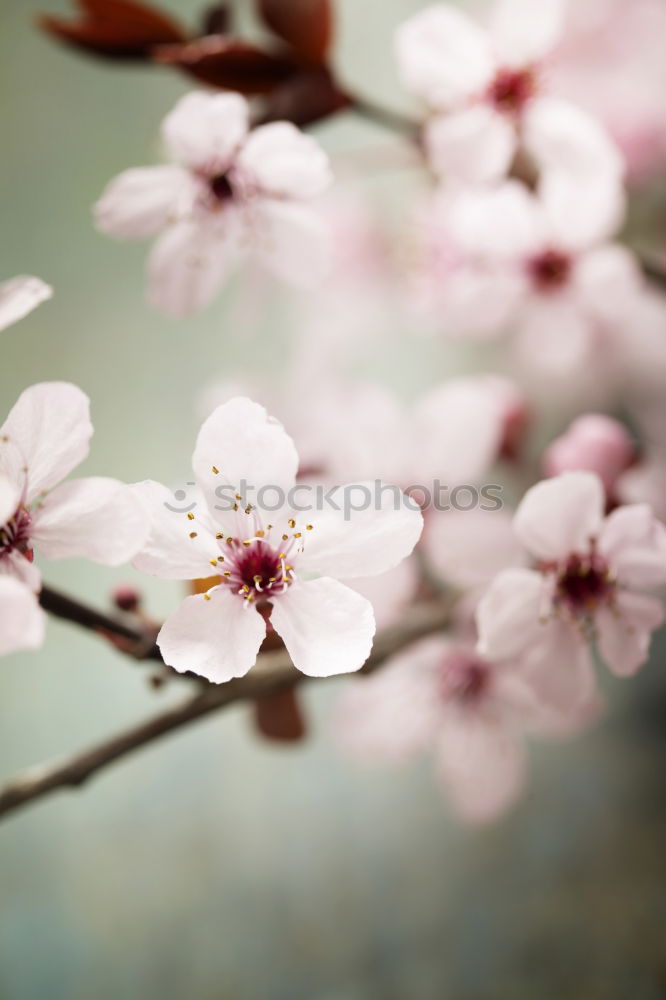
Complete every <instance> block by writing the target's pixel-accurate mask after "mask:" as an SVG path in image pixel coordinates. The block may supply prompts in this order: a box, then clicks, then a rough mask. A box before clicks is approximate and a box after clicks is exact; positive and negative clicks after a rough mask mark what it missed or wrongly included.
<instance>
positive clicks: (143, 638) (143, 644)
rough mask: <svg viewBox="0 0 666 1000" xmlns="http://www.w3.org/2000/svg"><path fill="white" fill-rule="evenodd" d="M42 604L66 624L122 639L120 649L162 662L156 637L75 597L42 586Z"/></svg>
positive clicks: (40, 597)
mask: <svg viewBox="0 0 666 1000" xmlns="http://www.w3.org/2000/svg"><path fill="white" fill-rule="evenodd" d="M39 603H40V604H41V605H42V607H43V608H44V610H45V611H48V612H49V614H52V615H55V616H56V618H62V619H64V620H65V621H69V622H74V623H75V624H76V625H81V626H82V628H85V629H88V630H89V631H91V632H97V633H101V634H103V635H105V636H107V637H109V638H115V639H119V640H121V642H120V643H119V644H118V646H117V648H120V649H122V651H123V652H126V653H130V654H131V655H132V656H134V657H136V658H137V659H141V660H161V659H162V656H161V654H160V651H159V649H158V648H157V646H156V645H155V642H154V639H153V637H152V636H148V635H146V634H145V633H144V632H140V631H139V630H138V629H136V628H132V627H131V626H130V625H126V624H125V622H122V621H120V620H119V619H118V618H112V617H111V616H110V615H106V614H104V613H103V612H101V611H96V610H95V609H94V608H90V607H88V605H87V604H83V603H82V602H81V601H77V600H75V599H74V598H73V597H67V596H66V595H65V594H61V593H59V592H58V591H57V590H53V589H52V588H51V587H42V590H41V592H40V595H39Z"/></svg>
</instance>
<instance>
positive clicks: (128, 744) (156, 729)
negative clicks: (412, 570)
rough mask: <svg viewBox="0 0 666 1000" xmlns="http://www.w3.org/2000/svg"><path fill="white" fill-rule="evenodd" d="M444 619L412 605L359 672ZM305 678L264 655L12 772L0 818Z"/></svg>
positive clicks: (283, 658)
mask: <svg viewBox="0 0 666 1000" xmlns="http://www.w3.org/2000/svg"><path fill="white" fill-rule="evenodd" d="M100 617H101V616H100ZM448 622H449V607H448V605H447V604H446V603H445V602H444V601H441V602H436V603H428V604H420V605H415V606H414V607H412V608H411V609H410V610H409V611H408V612H407V614H406V616H405V618H404V619H403V621H402V622H401V623H400V624H399V625H397V626H394V627H391V628H388V629H385V630H384V631H382V632H381V633H379V635H378V636H377V637H376V639H375V643H374V647H373V650H372V653H371V654H370V658H369V659H368V661H367V662H366V664H365V666H364V667H363V669H362V671H361V673H363V674H369V673H372V672H373V671H375V670H377V669H378V668H379V667H381V666H382V664H383V663H384V662H385V661H386V660H387V659H388V658H389V657H390V656H392V655H393V654H394V653H397V652H399V651H400V650H401V649H404V648H405V647H406V646H408V645H410V644H411V643H412V642H415V641H416V640H417V639H421V638H424V637H425V636H427V635H431V634H433V633H435V632H439V631H442V630H444V629H445V628H446V627H447V625H448ZM307 680H309V678H308V677H306V676H305V675H304V674H301V673H299V672H298V671H297V670H296V668H295V667H294V666H293V665H292V663H291V661H290V659H289V657H288V655H287V654H286V653H284V652H278V653H264V654H262V655H261V656H260V657H259V659H258V660H257V664H256V666H255V667H253V669H252V670H251V671H250V673H249V674H248V675H247V676H246V677H242V678H240V679H238V680H233V681H229V683H227V684H221V685H219V686H213V685H211V686H210V687H208V688H206V689H205V690H204V691H203V692H200V693H197V694H195V695H194V696H192V697H190V698H188V699H187V700H186V701H183V702H182V703H181V704H180V705H177V706H176V707H175V708H170V709H167V710H166V711H164V712H161V713H160V714H159V715H155V716H154V717H153V718H152V719H149V720H148V721H147V722H143V723H140V724H139V725H138V726H134V727H133V728H132V729H128V730H127V731H126V732H124V733H120V734H119V735H118V736H114V737H112V738H111V739H109V740H106V741H105V742H103V743H99V744H97V746H94V747H92V748H91V749H89V750H85V751H83V752H82V753H80V754H75V755H74V756H72V757H69V758H66V759H64V760H62V761H54V762H50V763H45V764H39V765H37V766H36V767H32V768H29V769H28V770H26V771H24V772H23V773H22V774H19V775H17V776H16V777H15V778H13V779H11V780H10V781H9V782H8V783H7V784H6V785H5V786H4V787H3V788H0V817H2V816H7V815H9V814H10V813H12V812H14V811H15V810H17V809H20V808H21V807H22V806H25V805H27V804H28V803H29V802H34V801H35V800H37V799H40V798H42V797H43V796H44V795H47V794H48V793H49V792H53V791H56V790H57V789H59V788H77V787H79V786H80V785H82V784H83V783H84V782H85V781H87V780H88V779H89V778H90V777H92V776H93V775H94V774H96V773H97V772H98V771H101V770H102V769H103V768H105V767H108V765H109V764H112V763H113V762H114V761H116V760H120V759H121V758H122V757H125V756H126V755H127V754H130V753H131V752H132V751H133V750H137V749H138V748H139V747H142V746H146V745H147V744H149V743H152V742H153V741H154V740H156V739H159V738H160V737H161V736H165V735H166V734H167V733H171V732H174V731H175V730H178V729H180V728H181V727H182V726H185V725H187V724H188V723H190V722H194V721H195V720H196V719H201V718H203V717H205V716H206V715H210V714H211V713H212V712H216V711H218V710H219V709H222V708H225V707H226V706H227V705H232V704H235V703H236V702H242V701H256V700H257V699H261V698H265V697H268V696H270V695H272V694H276V693H278V692H280V691H284V690H286V689H288V688H292V687H295V686H297V685H299V684H301V683H304V682H305V681H307Z"/></svg>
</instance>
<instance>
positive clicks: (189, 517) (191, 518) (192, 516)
mask: <svg viewBox="0 0 666 1000" xmlns="http://www.w3.org/2000/svg"><path fill="white" fill-rule="evenodd" d="M187 520H188V521H193V520H194V514H193V513H192V511H190V512H189V514H188V515H187Z"/></svg>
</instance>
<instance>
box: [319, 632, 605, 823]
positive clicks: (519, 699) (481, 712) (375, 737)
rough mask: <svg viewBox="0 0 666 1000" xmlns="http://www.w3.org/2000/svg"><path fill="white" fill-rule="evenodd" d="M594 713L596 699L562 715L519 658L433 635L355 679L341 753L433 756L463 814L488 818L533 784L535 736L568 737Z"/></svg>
mask: <svg viewBox="0 0 666 1000" xmlns="http://www.w3.org/2000/svg"><path fill="white" fill-rule="evenodd" d="M595 714H596V709H595V707H594V706H593V705H592V703H589V704H588V705H587V706H585V707H584V708H581V710H580V711H579V712H578V714H577V716H576V717H573V718H565V717H561V718H560V717H558V716H555V715H554V714H553V713H549V712H547V711H545V710H544V709H543V708H542V707H541V706H540V704H539V702H538V700H537V698H536V696H535V692H534V691H533V690H532V689H531V688H530V686H529V684H528V683H527V680H526V678H525V676H524V675H523V674H521V673H520V672H519V671H517V670H515V669H513V668H512V664H511V663H510V662H506V663H496V662H490V661H488V660H484V659H483V658H482V657H481V656H479V654H478V653H477V652H476V651H475V649H474V644H473V643H472V642H469V641H467V640H465V639H458V638H456V637H454V638H451V639H450V638H444V637H440V636H434V637H431V638H428V639H424V640H421V641H420V642H419V643H415V644H414V645H413V646H410V647H409V648H408V649H407V650H405V651H404V652H403V653H399V654H398V655H397V656H394V657H393V658H392V659H391V660H390V662H389V663H388V664H387V665H386V667H384V668H383V669H381V670H380V671H378V672H377V673H376V674H373V675H372V676H370V677H367V678H365V677H363V678H358V679H356V680H354V681H353V682H352V683H351V684H350V685H349V687H348V688H347V690H346V692H345V693H344V695H343V696H342V698H341V699H340V702H339V704H338V706H337V709H336V713H335V716H334V721H333V732H334V737H335V739H336V742H337V744H338V745H339V746H340V747H341V749H343V750H344V751H345V752H346V753H348V754H350V755H351V756H353V757H354V758H359V759H362V760H365V761H367V762H378V763H379V762H382V763H397V762H400V761H403V760H406V759H408V758H410V757H413V756H416V755H419V754H422V753H426V752H428V751H430V752H432V753H433V754H434V763H435V773H436V776H437V779H438V781H439V784H440V785H441V787H442V790H443V791H444V792H445V793H446V794H447V796H448V797H449V798H450V800H451V803H452V805H453V807H454V809H455V811H456V813H457V814H458V815H459V816H460V817H461V818H462V819H463V820H465V821H467V822H469V823H488V822H492V821H493V820H495V819H497V818H498V817H499V816H500V815H501V814H502V813H503V812H505V811H506V810H508V809H510V808H511V807H512V806H513V805H514V804H515V803H516V801H517V800H518V799H519V797H520V795H521V793H522V792H523V790H524V787H525V783H526V778H527V757H526V735H527V734H542V735H546V736H561V735H569V734H570V733H572V732H574V731H576V730H577V729H580V728H581V727H582V726H583V725H585V724H587V723H588V722H589V721H591V720H592V719H593V718H594V715H595Z"/></svg>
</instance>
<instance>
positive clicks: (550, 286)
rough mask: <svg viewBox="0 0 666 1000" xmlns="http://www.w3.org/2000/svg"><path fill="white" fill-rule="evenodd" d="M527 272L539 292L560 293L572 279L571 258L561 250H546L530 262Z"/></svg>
mask: <svg viewBox="0 0 666 1000" xmlns="http://www.w3.org/2000/svg"><path fill="white" fill-rule="evenodd" d="M527 271H528V274H529V276H530V278H531V279H532V282H533V284H534V285H535V286H536V288H537V290H538V291H540V292H545V293H548V292H554V291H558V290H559V289H560V288H562V287H563V286H564V285H566V283H567V282H568V281H569V278H570V277H571V257H570V256H569V255H568V254H566V253H563V252H562V251H561V250H544V252H543V253H540V254H537V256H536V257H532V258H531V260H529V261H528V264H527Z"/></svg>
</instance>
